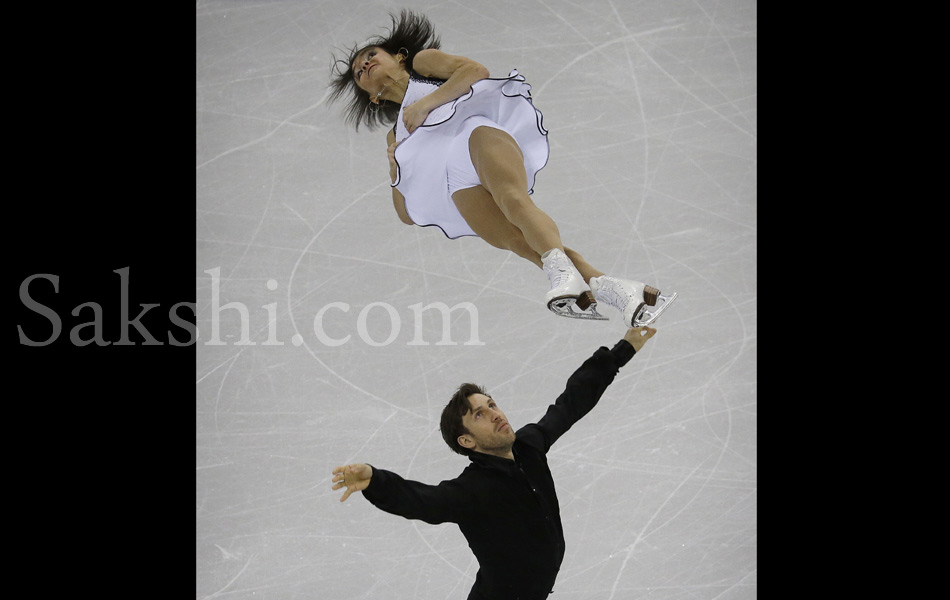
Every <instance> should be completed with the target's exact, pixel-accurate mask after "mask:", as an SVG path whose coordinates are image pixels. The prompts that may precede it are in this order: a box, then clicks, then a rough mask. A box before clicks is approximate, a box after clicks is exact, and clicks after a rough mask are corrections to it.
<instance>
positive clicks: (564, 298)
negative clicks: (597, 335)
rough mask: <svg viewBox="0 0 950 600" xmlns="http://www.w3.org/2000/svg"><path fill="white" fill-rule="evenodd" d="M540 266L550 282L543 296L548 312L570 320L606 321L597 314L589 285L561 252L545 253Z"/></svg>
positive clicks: (557, 250)
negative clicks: (549, 286) (549, 288)
mask: <svg viewBox="0 0 950 600" xmlns="http://www.w3.org/2000/svg"><path fill="white" fill-rule="evenodd" d="M541 265H542V268H543V269H544V272H545V274H547V276H548V280H549V281H550V282H551V290H550V291H549V292H548V293H547V294H546V295H545V297H544V301H545V302H546V303H547V305H548V309H549V310H551V312H553V313H554V314H556V315H559V316H562V317H570V318H572V319H595V320H598V321H606V320H607V317H605V316H603V315H601V314H600V313H598V312H597V301H596V300H595V299H594V294H593V293H592V292H591V290H590V286H588V285H587V284H586V283H585V282H584V278H583V277H582V276H581V274H580V273H579V272H578V270H577V268H576V267H575V266H574V263H572V262H571V259H570V258H568V257H567V255H566V254H564V252H562V251H561V250H559V249H557V248H554V249H552V250H550V251H548V252H545V253H544V255H543V256H542V257H541Z"/></svg>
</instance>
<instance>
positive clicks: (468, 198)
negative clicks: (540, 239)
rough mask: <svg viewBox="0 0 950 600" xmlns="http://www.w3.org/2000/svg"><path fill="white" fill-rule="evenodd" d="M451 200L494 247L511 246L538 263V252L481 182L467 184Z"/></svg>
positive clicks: (476, 231)
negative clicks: (473, 184)
mask: <svg viewBox="0 0 950 600" xmlns="http://www.w3.org/2000/svg"><path fill="white" fill-rule="evenodd" d="M452 200H454V201H455V206H456V207H457V208H458V209H459V212H460V213H461V214H462V218H463V219H465V222H466V223H468V226H469V227H471V228H472V231H474V232H475V233H477V234H478V237H480V238H482V239H483V240H485V241H486V242H488V243H489V244H491V245H492V246H494V247H495V248H501V249H502V250H510V251H511V252H514V253H515V254H517V255H518V256H520V257H522V258H524V259H527V260H529V261H531V262H533V263H534V264H535V265H537V266H538V267H539V268H540V267H541V255H540V254H539V253H538V252H535V251H534V250H533V249H532V248H531V246H529V245H528V242H527V241H525V239H524V234H523V233H521V230H520V229H518V228H517V227H515V226H514V225H513V224H512V223H511V221H509V220H508V218H507V217H506V216H505V215H504V213H502V212H501V209H500V208H498V205H497V204H496V203H495V200H494V198H492V196H491V194H489V193H488V190H486V189H485V188H484V187H482V186H480V185H477V186H475V187H470V188H466V189H464V190H459V191H457V192H455V193H454V194H452Z"/></svg>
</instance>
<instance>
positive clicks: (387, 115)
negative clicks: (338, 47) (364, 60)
mask: <svg viewBox="0 0 950 600" xmlns="http://www.w3.org/2000/svg"><path fill="white" fill-rule="evenodd" d="M389 18H390V19H392V29H390V30H389V32H388V34H387V35H377V36H375V37H373V38H370V39H369V41H367V42H366V43H365V44H363V45H362V46H357V45H355V44H354V45H353V47H352V48H351V49H350V50H349V51H348V53H347V57H346V58H345V59H343V58H337V57H336V56H335V55H334V56H333V64H332V65H331V67H330V97H329V103H333V102H335V101H336V100H338V99H339V98H340V96H342V95H343V94H344V93H346V91H347V89H349V90H351V96H350V100H349V102H348V104H347V106H346V111H345V113H344V114H345V116H344V122H346V124H348V125H349V124H354V125H355V126H356V130H357V131H359V129H360V125H361V124H362V125H366V127H368V128H369V129H370V130H372V129H375V128H376V127H377V126H379V125H392V124H393V123H395V122H396V117H397V116H398V115H399V108H400V105H399V104H397V103H395V102H390V101H388V100H380V101H379V105H378V106H379V108H378V109H376V108H370V105H371V104H372V103H371V102H370V101H369V94H367V93H366V91H365V90H361V89H360V88H359V87H357V86H356V80H355V79H354V73H353V60H354V59H355V58H356V56H357V55H358V54H359V53H360V52H362V51H363V50H366V49H367V48H374V47H375V48H382V49H383V50H385V51H386V52H387V53H389V54H392V55H396V54H402V55H403V56H405V57H406V60H405V61H404V62H403V64H404V65H405V67H406V70H407V71H408V72H412V59H413V58H414V57H415V55H416V54H418V53H419V52H420V51H421V50H426V49H429V48H440V47H441V42H440V40H439V37H438V36H437V35H436V34H435V30H434V29H433V28H432V24H431V23H430V22H429V19H427V18H426V17H425V16H423V15H419V14H416V13H414V12H412V11H410V10H406V9H403V10H401V11H400V12H399V18H398V19H397V18H396V16H395V15H393V14H392V13H389Z"/></svg>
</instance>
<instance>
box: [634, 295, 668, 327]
mask: <svg viewBox="0 0 950 600" xmlns="http://www.w3.org/2000/svg"><path fill="white" fill-rule="evenodd" d="M673 300H676V292H673V294H672V295H670V296H665V295H663V294H659V301H660V304H658V305H657V307H656V309H655V310H652V311H651V310H647V307H646V306H644V307H643V308H642V309H641V310H640V312H639V313H638V314H637V316H636V317H634V318H633V327H643V326H645V325H650V324H651V323H653V322H654V321H656V320H657V318H658V317H659V316H660V315H661V314H663V311H665V310H666V309H667V308H669V306H670V304H673Z"/></svg>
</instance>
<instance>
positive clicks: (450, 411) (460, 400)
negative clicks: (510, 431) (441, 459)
mask: <svg viewBox="0 0 950 600" xmlns="http://www.w3.org/2000/svg"><path fill="white" fill-rule="evenodd" d="M475 394H482V395H484V396H487V395H488V394H487V393H486V392H485V389H484V388H483V387H482V386H480V385H478V384H475V383H463V384H462V385H460V386H459V388H458V390H456V391H455V393H454V394H452V399H451V400H449V403H448V404H446V405H445V408H443V409H442V419H441V421H440V422H439V429H440V430H441V431H442V439H443V440H445V443H446V444H448V445H449V448H451V449H452V451H453V452H456V453H458V454H461V455H463V456H468V455H469V454H471V453H472V452H473V450H471V449H469V448H466V447H465V446H463V445H461V444H459V436H460V435H465V434H466V433H470V432H469V430H468V429H466V427H465V425H462V417H464V416H465V414H466V413H469V412H471V410H472V405H471V404H470V403H469V401H468V397H469V396H473V395H475Z"/></svg>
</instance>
